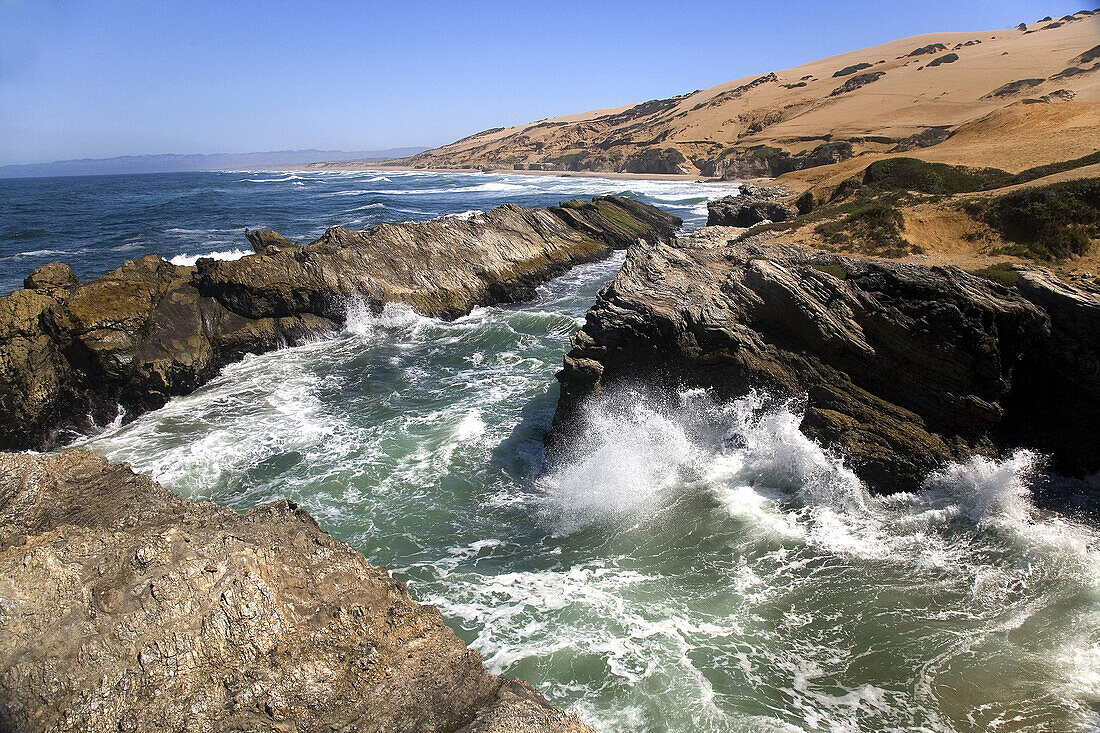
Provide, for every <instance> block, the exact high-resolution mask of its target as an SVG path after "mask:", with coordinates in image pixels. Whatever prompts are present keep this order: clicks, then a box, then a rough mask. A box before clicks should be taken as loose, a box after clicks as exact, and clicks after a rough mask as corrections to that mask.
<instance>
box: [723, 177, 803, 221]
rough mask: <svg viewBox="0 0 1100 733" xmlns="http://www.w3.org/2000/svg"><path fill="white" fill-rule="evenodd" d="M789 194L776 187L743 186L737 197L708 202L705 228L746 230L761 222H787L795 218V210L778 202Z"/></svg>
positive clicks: (796, 213)
mask: <svg viewBox="0 0 1100 733" xmlns="http://www.w3.org/2000/svg"><path fill="white" fill-rule="evenodd" d="M789 195H790V192H789V191H787V190H786V189H784V188H781V187H779V186H775V187H772V188H760V187H758V186H753V185H752V184H749V183H745V184H742V185H741V187H740V189H738V191H737V193H736V194H734V195H732V196H725V197H723V198H720V199H716V200H714V201H708V202H707V226H725V227H742V228H747V227H751V226H755V225H756V224H760V223H762V222H769V221H774V222H779V221H788V220H790V219H793V218H795V217H796V216H798V209H796V208H794V207H793V206H790V205H788V204H785V203H783V202H782V201H781V200H780V199H781V198H783V197H786V196H789Z"/></svg>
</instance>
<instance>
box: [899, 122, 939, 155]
mask: <svg viewBox="0 0 1100 733" xmlns="http://www.w3.org/2000/svg"><path fill="white" fill-rule="evenodd" d="M951 134H952V133H951V127H950V126H948V125H938V126H936V127H928V128H925V129H923V130H921V131H920V132H918V133H916V134H914V135H910V136H909V137H906V138H902V139H901V140H898V143H897V145H895V146H894V147H893V148H891V149H890V152H891V153H905V152H908V151H910V150H917V149H919V148H929V147H932V146H933V145H939V144H940V143H942V142H943V141H944V140H946V139H947V138H949V137H951Z"/></svg>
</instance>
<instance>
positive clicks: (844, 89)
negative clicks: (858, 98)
mask: <svg viewBox="0 0 1100 733" xmlns="http://www.w3.org/2000/svg"><path fill="white" fill-rule="evenodd" d="M884 76H886V72H885V71H868V72H867V73H866V74H856V75H855V76H853V77H851V78H850V79H848V81H846V82H844V83H843V84H841V85H840V86H838V87H837V88H836V89H834V90H833V91H831V92H829V96H830V97H839V96H840V95H841V94H847V93H848V92H854V91H855V90H857V89H859V88H860V87H865V86H867V85H868V84H870V83H871V82H875V81H878V80H879V79H881V78H882V77H884Z"/></svg>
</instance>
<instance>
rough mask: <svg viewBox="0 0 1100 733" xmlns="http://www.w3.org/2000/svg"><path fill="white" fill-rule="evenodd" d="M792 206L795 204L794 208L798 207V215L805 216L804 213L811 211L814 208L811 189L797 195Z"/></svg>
mask: <svg viewBox="0 0 1100 733" xmlns="http://www.w3.org/2000/svg"><path fill="white" fill-rule="evenodd" d="M794 206H795V208H796V209H798V213H799V215H800V216H805V215H806V214H809V213H810V212H811V211H813V210H814V194H813V192H812V191H806V192H805V193H804V194H802V195H801V196H799V197H798V198H797V199H796V200H795V202H794Z"/></svg>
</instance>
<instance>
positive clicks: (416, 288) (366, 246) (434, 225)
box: [0, 197, 680, 448]
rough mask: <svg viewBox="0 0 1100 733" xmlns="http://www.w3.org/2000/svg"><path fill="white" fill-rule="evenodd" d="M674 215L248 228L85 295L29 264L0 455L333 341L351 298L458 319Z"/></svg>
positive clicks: (9, 356) (578, 207)
mask: <svg viewBox="0 0 1100 733" xmlns="http://www.w3.org/2000/svg"><path fill="white" fill-rule="evenodd" d="M679 225H680V220H679V219H678V218H676V217H674V216H672V215H670V214H666V213H664V212H662V211H660V210H658V209H655V208H653V207H651V206H646V205H645V204H640V203H637V202H635V201H632V200H629V199H623V198H618V197H597V198H596V199H594V200H593V201H592V202H591V203H588V202H582V201H571V202H568V203H565V204H563V205H562V206H560V207H552V208H549V209H525V208H523V207H520V206H515V205H505V206H501V207H498V208H496V209H494V210H492V211H490V212H487V213H484V214H478V215H477V216H474V217H472V218H470V219H467V220H461V219H455V218H445V219H440V220H436V221H430V222H424V223H409V224H399V225H392V224H383V225H381V226H378V227H375V228H374V229H371V230H369V231H366V232H352V231H349V230H347V229H344V228H342V227H337V228H335V229H330V230H328V231H327V232H325V233H324V235H323V236H322V237H321V238H320V239H318V240H317V241H316V242H313V243H311V244H308V245H304V246H303V245H298V244H295V243H293V242H290V241H289V240H287V239H286V238H284V237H282V236H280V235H278V234H277V233H275V232H271V231H260V232H249V233H248V238H249V241H250V242H252V244H253V246H254V248H255V249H256V250H257V254H255V255H251V256H248V257H244V258H242V259H240V260H235V261H231V262H225V261H215V260H212V259H202V260H199V262H198V263H197V265H196V266H195V267H183V266H177V265H173V264H171V263H169V262H165V261H164V260H162V259H160V258H159V257H156V256H149V257H145V258H142V259H140V260H133V261H130V262H127V263H126V264H125V265H123V266H122V267H120V268H119V269H117V270H115V271H113V272H110V273H108V274H107V275H105V276H104V277H101V278H99V279H97V280H94V281H92V282H89V283H86V284H83V285H81V284H80V283H79V281H78V280H77V279H76V277H75V276H74V275H73V273H72V270H70V269H69V268H68V267H66V266H65V265H62V264H58V263H54V264H50V265H45V266H43V267H42V268H39V270H37V271H36V272H35V273H34V274H32V275H31V276H30V277H28V278H27V280H26V283H25V285H26V288H25V289H24V290H18V291H16V292H14V293H12V294H11V295H9V296H6V297H4V298H0V448H45V447H50V446H54V445H57V444H59V443H61V442H63V441H64V440H65V439H66V438H67V437H69V436H71V434H72V431H86V430H88V429H91V428H93V427H94V426H95V425H97V424H98V425H102V424H105V423H108V422H110V421H111V420H113V419H115V417H116V416H117V415H118V412H119V407H120V406H121V407H122V408H123V410H125V412H126V414H127V415H128V416H129V417H133V416H134V415H136V414H139V413H141V412H144V411H146V410H150V409H154V408H156V407H159V406H161V405H163V404H164V403H165V402H166V401H167V400H168V399H169V398H170V397H171V396H173V395H178V394H186V393H188V392H190V391H192V390H194V389H195V388H197V387H198V386H199V385H201V384H203V383H204V382H206V381H207V380H209V379H210V378H211V377H213V376H214V375H215V374H217V372H218V370H219V369H221V367H223V366H224V365H226V364H228V363H230V362H233V361H236V360H237V359H240V358H241V357H242V356H243V355H244V354H247V353H259V352H263V351H269V350H272V349H275V348H279V347H281V346H285V345H288V344H294V343H297V342H300V341H301V340H303V339H305V338H310V337H314V336H316V335H318V334H322V333H326V332H331V331H333V330H335V329H337V328H338V327H339V325H340V323H341V322H342V321H343V320H344V317H345V309H346V307H347V303H348V301H349V299H362V300H364V301H366V302H367V303H368V304H370V306H371V307H373V308H374V309H375V310H379V309H381V307H382V306H383V304H385V303H388V302H393V301H401V302H404V303H409V304H410V305H412V306H413V307H415V308H416V309H417V310H418V311H419V312H420V313H422V314H424V315H429V316H438V317H442V318H454V317H457V316H460V315H462V314H465V313H468V312H469V311H470V310H471V309H472V308H474V307H475V306H478V305H488V304H493V303H502V302H511V301H516V300H522V299H525V298H530V297H532V296H533V295H534V291H535V287H536V286H537V285H539V284H540V283H542V282H544V281H546V280H547V279H549V278H551V277H553V276H555V275H558V274H560V273H561V272H563V271H564V270H566V269H568V268H569V267H571V266H573V265H576V264H578V263H581V262H587V261H591V260H595V259H598V258H601V257H604V256H606V255H607V254H608V253H609V252H610V251H611V249H613V248H623V247H627V246H629V245H631V244H633V243H634V242H636V241H637V240H639V239H643V240H645V241H649V242H656V241H661V240H665V239H668V238H669V237H671V236H672V234H673V233H674V232H675V231H676V229H677V228H678V227H679Z"/></svg>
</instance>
